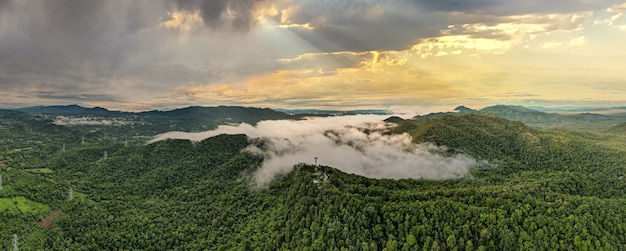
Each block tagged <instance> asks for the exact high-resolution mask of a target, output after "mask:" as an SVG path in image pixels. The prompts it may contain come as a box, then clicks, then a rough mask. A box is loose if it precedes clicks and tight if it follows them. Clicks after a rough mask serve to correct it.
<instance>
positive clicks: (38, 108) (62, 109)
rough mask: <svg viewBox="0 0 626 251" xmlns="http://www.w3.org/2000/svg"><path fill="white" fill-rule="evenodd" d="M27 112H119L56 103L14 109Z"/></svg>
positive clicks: (104, 113) (109, 113)
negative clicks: (56, 104)
mask: <svg viewBox="0 0 626 251" xmlns="http://www.w3.org/2000/svg"><path fill="white" fill-rule="evenodd" d="M15 110H18V111H22V112H27V113H41V114H52V115H90V116H93V115H98V116H111V115H120V114H122V113H121V112H114V111H109V110H107V109H106V108H102V107H94V108H86V107H82V106H79V105H64V106H63V105H58V106H32V107H24V108H18V109H15Z"/></svg>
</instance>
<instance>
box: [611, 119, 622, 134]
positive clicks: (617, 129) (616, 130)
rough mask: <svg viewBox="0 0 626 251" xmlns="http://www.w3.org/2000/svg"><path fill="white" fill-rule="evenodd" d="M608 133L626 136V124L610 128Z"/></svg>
mask: <svg viewBox="0 0 626 251" xmlns="http://www.w3.org/2000/svg"><path fill="white" fill-rule="evenodd" d="M607 132H610V133H617V134H626V122H624V123H621V124H618V125H616V126H613V127H611V128H609V129H608V130H607Z"/></svg>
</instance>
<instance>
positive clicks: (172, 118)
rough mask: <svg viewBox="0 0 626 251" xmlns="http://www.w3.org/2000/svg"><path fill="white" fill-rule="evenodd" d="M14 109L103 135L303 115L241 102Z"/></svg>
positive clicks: (150, 132) (207, 127) (206, 127)
mask: <svg viewBox="0 0 626 251" xmlns="http://www.w3.org/2000/svg"><path fill="white" fill-rule="evenodd" d="M12 111H19V112H23V113H25V114H26V115H30V116H32V117H33V118H35V117H37V118H39V119H44V120H49V121H50V123H54V124H59V125H65V126H67V127H71V128H75V129H78V130H82V131H84V132H83V133H82V134H83V135H85V134H87V133H91V132H93V131H94V130H99V131H102V134H103V135H104V134H109V135H115V136H117V137H118V138H132V137H136V136H141V135H146V136H153V135H156V134H160V133H165V132H168V131H187V132H193V131H206V130H211V129H215V128H217V126H219V125H224V124H239V123H248V124H256V123H258V122H259V121H263V120H277V119H300V118H302V116H300V115H288V114H286V113H283V112H278V111H274V110H272V109H269V108H253V107H239V106H218V107H200V106H191V107H186V108H181V109H175V110H171V111H147V112H136V113H135V112H120V111H109V110H107V109H105V108H100V107H95V108H85V107H82V106H78V105H68V106H35V107H28V108H20V109H16V110H12Z"/></svg>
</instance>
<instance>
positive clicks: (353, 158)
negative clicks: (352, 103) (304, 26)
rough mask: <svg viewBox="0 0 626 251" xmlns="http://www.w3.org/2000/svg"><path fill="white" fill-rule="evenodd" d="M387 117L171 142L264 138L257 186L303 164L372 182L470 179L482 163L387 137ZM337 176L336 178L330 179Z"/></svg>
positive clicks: (264, 127) (222, 129)
mask: <svg viewBox="0 0 626 251" xmlns="http://www.w3.org/2000/svg"><path fill="white" fill-rule="evenodd" d="M384 118H386V117H385V116H375V115H358V116H341V117H328V118H310V119H307V120H299V121H291V120H279V121H262V122H260V123H258V124H257V126H251V125H248V124H241V125H238V126H224V125H222V126H219V127H218V128H217V129H216V130H212V131H207V132H201V133H182V132H169V133H165V134H161V135H158V136H157V137H156V138H155V139H154V140H153V141H152V142H154V141H158V140H163V139H166V138H178V139H190V140H196V141H198V140H202V139H204V138H208V137H212V136H215V135H219V134H223V133H226V134H242V133H243V134H246V135H248V137H250V138H260V139H261V140H262V142H263V144H262V145H261V146H251V147H249V148H248V149H247V151H249V152H251V153H254V154H259V155H262V156H263V157H264V161H263V164H262V166H261V167H260V168H259V169H258V170H257V171H256V172H255V174H254V178H255V181H256V184H257V185H258V186H264V185H267V184H268V183H269V182H271V181H272V180H273V179H274V178H275V177H276V176H278V175H281V174H285V173H289V172H291V171H292V170H293V166H294V165H295V164H297V163H301V162H309V163H310V162H311V161H312V160H313V158H314V157H318V158H319V163H320V164H322V165H328V166H332V167H335V168H337V169H339V170H341V171H344V172H347V173H354V174H358V175H362V176H366V177H370V178H390V179H404V178H412V179H420V178H424V179H436V180H441V179H455V178H462V177H465V176H466V175H468V173H469V170H470V169H471V168H472V167H475V166H476V165H478V162H477V161H476V160H474V159H473V158H471V157H470V156H468V155H465V154H448V153H446V150H447V149H446V148H445V147H437V146H434V145H432V144H413V143H411V137H410V136H409V135H408V134H401V135H385V134H383V133H382V132H383V131H384V130H385V129H387V128H389V126H390V125H388V124H384V123H382V122H381V121H382V120H383V119H384ZM331 178H332V177H331Z"/></svg>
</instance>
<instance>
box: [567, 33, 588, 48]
mask: <svg viewBox="0 0 626 251" xmlns="http://www.w3.org/2000/svg"><path fill="white" fill-rule="evenodd" d="M586 43H587V38H585V36H579V37H576V38H574V39H572V40H571V41H570V42H569V46H570V47H574V46H582V45H585V44H586Z"/></svg>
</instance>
